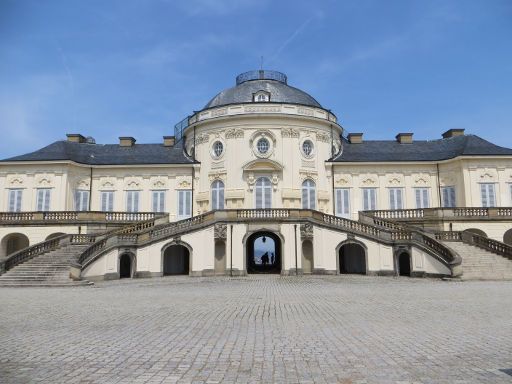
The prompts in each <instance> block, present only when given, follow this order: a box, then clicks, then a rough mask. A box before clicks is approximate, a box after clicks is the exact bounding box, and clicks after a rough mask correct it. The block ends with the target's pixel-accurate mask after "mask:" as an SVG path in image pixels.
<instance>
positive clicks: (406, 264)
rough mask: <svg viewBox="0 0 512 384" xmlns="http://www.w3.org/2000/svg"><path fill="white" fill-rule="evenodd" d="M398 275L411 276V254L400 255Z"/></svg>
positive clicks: (403, 253)
mask: <svg viewBox="0 0 512 384" xmlns="http://www.w3.org/2000/svg"><path fill="white" fill-rule="evenodd" d="M398 274H399V275H400V276H411V256H410V255H409V252H401V253H400V254H399V255H398Z"/></svg>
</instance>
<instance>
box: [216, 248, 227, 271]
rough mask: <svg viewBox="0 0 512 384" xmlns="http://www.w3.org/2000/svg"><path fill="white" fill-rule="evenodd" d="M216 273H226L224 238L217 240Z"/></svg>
mask: <svg viewBox="0 0 512 384" xmlns="http://www.w3.org/2000/svg"><path fill="white" fill-rule="evenodd" d="M214 271H215V274H216V275H224V274H226V243H225V242H224V241H222V240H217V241H216V242H215V265H214Z"/></svg>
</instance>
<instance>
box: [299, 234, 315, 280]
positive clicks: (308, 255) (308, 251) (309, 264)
mask: <svg viewBox="0 0 512 384" xmlns="http://www.w3.org/2000/svg"><path fill="white" fill-rule="evenodd" d="M314 267H315V266H314V260H313V243H312V242H311V240H304V241H303V242H302V273H305V274H310V273H313V269H314Z"/></svg>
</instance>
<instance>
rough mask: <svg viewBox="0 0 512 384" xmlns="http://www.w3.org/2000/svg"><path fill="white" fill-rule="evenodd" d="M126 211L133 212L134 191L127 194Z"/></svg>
mask: <svg viewBox="0 0 512 384" xmlns="http://www.w3.org/2000/svg"><path fill="white" fill-rule="evenodd" d="M126 211H127V212H133V195H132V191H127V192H126Z"/></svg>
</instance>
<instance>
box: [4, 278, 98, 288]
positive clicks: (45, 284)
mask: <svg viewBox="0 0 512 384" xmlns="http://www.w3.org/2000/svg"><path fill="white" fill-rule="evenodd" d="M91 285H93V283H92V282H90V281H85V280H84V281H73V280H71V281H70V282H49V281H41V282H38V281H33V282H16V283H14V282H2V281H0V287H3V288H9V287H12V288H19V287H45V288H47V287H55V288H59V287H88V286H91Z"/></svg>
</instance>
